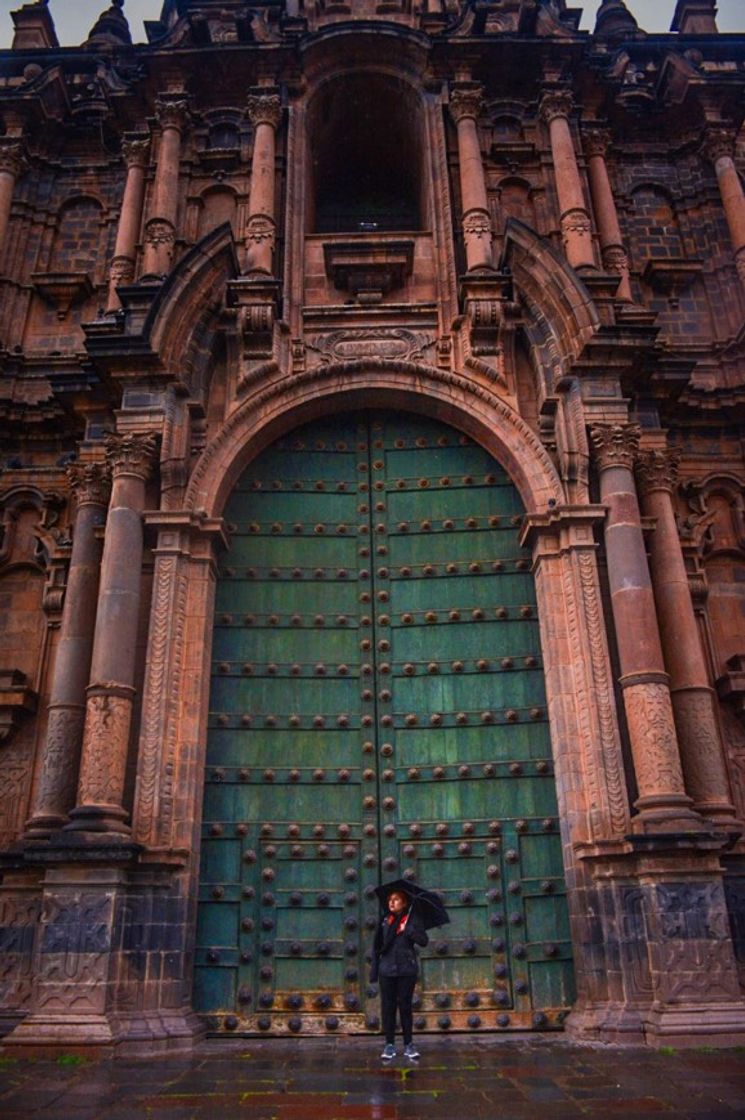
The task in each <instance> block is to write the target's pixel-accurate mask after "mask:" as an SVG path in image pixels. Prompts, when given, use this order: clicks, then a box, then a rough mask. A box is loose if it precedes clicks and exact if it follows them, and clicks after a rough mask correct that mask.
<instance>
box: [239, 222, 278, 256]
mask: <svg viewBox="0 0 745 1120" xmlns="http://www.w3.org/2000/svg"><path fill="white" fill-rule="evenodd" d="M275 236H276V229H275V223H274V220H273V219H272V218H270V217H268V216H267V215H266V214H253V215H252V217H250V218H249V219H248V222H247V223H246V243H247V245H250V244H253V245H261V244H262V243H263V242H266V241H268V242H269V244H270V245H271V247H272V249H273V248H274V241H275Z"/></svg>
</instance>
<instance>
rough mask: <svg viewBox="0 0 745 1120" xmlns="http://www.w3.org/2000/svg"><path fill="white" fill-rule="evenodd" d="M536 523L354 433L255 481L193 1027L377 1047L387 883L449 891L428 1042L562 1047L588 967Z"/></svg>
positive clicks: (234, 590) (219, 613)
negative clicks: (497, 1032)
mask: <svg viewBox="0 0 745 1120" xmlns="http://www.w3.org/2000/svg"><path fill="white" fill-rule="evenodd" d="M521 515H522V506H521V503H520V499H519V496H518V494H517V491H516V490H515V488H514V486H513V485H512V484H511V482H510V481H509V479H508V477H507V476H506V474H505V473H504V471H503V470H502V469H501V468H500V467H499V466H498V464H497V463H495V462H494V461H493V460H492V459H491V458H490V457H489V456H488V455H487V454H486V453H485V452H484V451H483V450H482V449H481V448H480V447H478V446H477V445H476V444H474V443H472V442H471V441H470V440H468V439H467V438H465V437H463V436H460V435H459V434H458V433H456V432H454V431H452V429H450V428H446V427H445V426H444V425H441V424H438V423H436V422H434V421H430V420H426V419H418V418H413V417H410V416H407V415H406V414H401V415H398V414H369V415H368V414H362V415H354V416H348V415H345V416H339V417H334V418H332V419H330V420H328V421H327V422H325V423H316V424H313V425H312V426H309V427H307V428H304V429H302V430H301V431H298V432H296V433H293V434H292V435H291V436H289V437H288V438H286V439H284V440H281V441H280V442H278V443H276V444H275V445H274V446H273V447H271V448H270V449H269V450H268V451H266V452H264V453H263V454H262V455H261V456H260V457H259V458H258V459H257V460H256V461H255V462H254V464H253V465H252V466H251V467H250V468H249V469H248V470H247V471H246V472H245V474H244V475H243V476H242V478H241V480H240V482H239V484H238V485H237V487H236V489H235V491H234V493H233V495H232V497H231V499H230V502H229V505H228V508H227V511H226V520H227V521H228V523H229V524H230V525H231V531H232V543H231V547H230V549H229V551H228V553H227V554H226V556H225V559H224V565H223V568H222V572H221V575H220V579H219V583H218V595H217V599H218V601H217V610H216V622H215V633H214V645H213V678H212V692H211V700H210V717H209V738H208V746H207V772H206V787H205V799H204V820H203V826H202V870H201V882H200V899H199V919H198V933H197V951H196V982H195V1004H196V1007H197V1008H198V1009H199V1010H201V1011H204V1012H207V1013H208V1015H209V1017H210V1018H209V1021H210V1024H211V1026H212V1027H213V1028H214V1029H216V1030H227V1031H236V1030H237V1031H256V1030H258V1031H266V1032H271V1033H283V1032H286V1031H291V1032H326V1031H335V1030H339V1031H344V1030H346V1031H360V1030H366V1029H373V1030H374V1029H376V1028H377V1025H378V1013H379V1007H378V1002H377V999H376V996H375V992H374V990H373V989H369V988H368V984H367V973H368V965H367V961H366V959H365V957H366V953H367V952H368V951H369V945H370V941H371V938H372V932H373V930H374V928H375V925H376V922H377V920H378V908H377V902H376V899H375V897H374V895H373V888H374V887H375V885H376V884H377V883H378V882H379V881H380V880H387V879H391V878H397V877H399V876H404V877H410V878H415V879H416V880H417V881H419V882H421V883H422V884H424V885H426V886H428V887H432V888H435V889H439V890H441V891H442V892H443V895H444V898H445V901H446V904H447V907H448V909H449V911H450V914H451V917H452V923H451V924H450V925H449V926H447V927H444V928H443V929H442V930H439V931H434V932H433V935H432V937H431V941H430V946H429V948H428V949H427V950H426V951H425V952H424V953H423V954H422V983H421V986H420V989H419V990H418V993H419V994H418V996H417V1000H418V1005H417V1010H416V1015H417V1023H416V1027H417V1029H418V1030H424V1029H428V1030H458V1029H471V1030H477V1029H489V1028H491V1029H499V1028H501V1029H509V1028H520V1029H525V1028H526V1027H540V1028H546V1027H557V1026H559V1025H560V1024H561V1022H562V1021H563V1018H564V1015H565V1014H566V1011H567V1009H568V1007H569V1006H570V1004H571V1001H572V998H573V992H572V969H571V956H570V942H569V930H568V922H567V912H566V899H565V889H564V880H563V872H562V858H561V844H560V838H559V830H558V820H557V815H556V814H557V810H556V795H555V788H554V779H553V767H552V761H551V751H550V746H549V734H548V723H547V714H546V707H545V695H544V682H543V669H542V662H541V652H540V643H539V633H538V624H537V620H536V606H535V595H534V588H533V578H532V574H531V570H530V560H529V557H528V555H527V554H526V553H525V552H524V551H523V550H521V549H520V547H519V544H518V526H519V523H520V520H521Z"/></svg>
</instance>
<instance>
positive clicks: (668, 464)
mask: <svg viewBox="0 0 745 1120" xmlns="http://www.w3.org/2000/svg"><path fill="white" fill-rule="evenodd" d="M680 454H681V453H680V451H679V450H678V449H677V448H674V447H670V448H666V449H664V450H663V449H662V448H656V449H654V450H652V451H640V452H639V455H638V456H637V460H636V477H637V480H638V482H639V484H640V486H641V488H642V490H645V491H649V490H668V491H670V492H671V493H672V491H673V490H674V489H675V487H676V486H677V484H678V467H679V464H680Z"/></svg>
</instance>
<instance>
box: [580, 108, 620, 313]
mask: <svg viewBox="0 0 745 1120" xmlns="http://www.w3.org/2000/svg"><path fill="white" fill-rule="evenodd" d="M584 142H585V155H586V156H587V173H588V177H589V180H590V194H591V196H592V205H593V208H594V210H595V221H596V223H597V227H598V233H599V235H600V251H601V255H602V258H603V266H604V268H605V269H606V270H607V271H608V272H612V273H615V274H616V275H618V276H620V278H621V279H620V281H619V284H618V292H617V293H616V294H617V297H618V299H620V300H623V301H624V302H625V303H631V282H630V280H629V258H628V255H627V253H626V249H625V248H624V244H623V238H622V236H621V226H620V224H619V221H618V211H617V210H616V203H615V199H614V198H613V190H612V188H611V184H610V178H609V176H608V167H607V164H606V161H605V155H606V152H607V150H608V145H609V143H610V134H609V133H608V132H607V131H606V130H605V129H602V128H589V129H587V131H585V132H584Z"/></svg>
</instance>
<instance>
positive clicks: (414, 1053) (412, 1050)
mask: <svg viewBox="0 0 745 1120" xmlns="http://www.w3.org/2000/svg"><path fill="white" fill-rule="evenodd" d="M404 1057H405V1058H411V1060H412V1061H413V1062H415V1061H416V1060H417V1059H418V1057H419V1051H418V1050H417V1048H416V1046H415V1045H414V1043H413V1042H410V1043H409V1044H408V1046H404Z"/></svg>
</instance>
